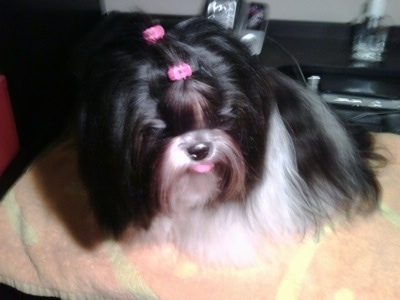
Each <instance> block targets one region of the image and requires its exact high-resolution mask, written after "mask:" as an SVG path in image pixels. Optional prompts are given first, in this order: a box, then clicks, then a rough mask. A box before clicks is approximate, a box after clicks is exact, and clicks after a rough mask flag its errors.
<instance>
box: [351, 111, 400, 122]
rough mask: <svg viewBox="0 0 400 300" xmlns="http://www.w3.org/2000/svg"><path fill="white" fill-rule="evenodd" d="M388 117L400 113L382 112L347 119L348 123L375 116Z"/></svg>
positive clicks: (399, 113) (399, 112)
mask: <svg viewBox="0 0 400 300" xmlns="http://www.w3.org/2000/svg"><path fill="white" fill-rule="evenodd" d="M387 115H400V111H382V112H367V113H363V114H359V115H356V116H354V117H351V118H348V119H346V121H348V122H355V121H359V120H361V119H364V118H368V117H374V116H387Z"/></svg>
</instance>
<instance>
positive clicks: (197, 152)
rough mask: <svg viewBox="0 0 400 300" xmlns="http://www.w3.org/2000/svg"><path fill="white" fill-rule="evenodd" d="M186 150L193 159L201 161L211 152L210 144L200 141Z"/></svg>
mask: <svg viewBox="0 0 400 300" xmlns="http://www.w3.org/2000/svg"><path fill="white" fill-rule="evenodd" d="M186 151H187V153H188V154H189V157H190V158H191V159H192V160H195V161H199V160H203V159H205V158H206V157H207V156H208V154H209V152H210V145H209V144H208V143H198V144H196V145H193V146H190V147H188V148H187V149H186Z"/></svg>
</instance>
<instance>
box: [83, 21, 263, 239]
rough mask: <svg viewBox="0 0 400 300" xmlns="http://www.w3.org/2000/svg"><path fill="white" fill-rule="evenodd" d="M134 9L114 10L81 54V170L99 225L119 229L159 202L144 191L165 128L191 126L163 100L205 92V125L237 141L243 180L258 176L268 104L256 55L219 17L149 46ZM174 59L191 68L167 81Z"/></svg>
mask: <svg viewBox="0 0 400 300" xmlns="http://www.w3.org/2000/svg"><path fill="white" fill-rule="evenodd" d="M137 18H138V16H137V15H135V14H122V15H121V17H120V18H118V21H115V20H114V22H112V24H111V25H110V26H111V27H112V28H111V29H110V28H107V30H108V32H112V34H109V35H108V37H107V39H106V41H104V42H102V43H100V46H99V47H98V48H99V49H97V50H96V51H94V53H92V54H91V55H88V58H89V63H88V64H87V70H86V72H85V74H84V75H83V76H82V78H83V79H82V89H81V90H82V93H81V104H80V108H79V111H80V113H79V117H78V128H77V140H78V148H79V163H80V168H81V174H82V178H83V181H84V183H85V184H86V186H87V188H88V191H89V194H90V201H91V202H92V206H93V207H94V211H95V214H96V215H97V218H98V220H99V223H100V225H102V226H103V227H104V228H105V229H108V230H110V231H111V232H112V233H113V234H115V235H117V236H118V235H119V234H120V233H121V232H122V231H123V229H124V228H125V227H126V226H127V225H128V224H129V223H133V224H135V225H136V226H139V227H143V228H148V227H149V226H150V223H151V220H152V219H153V217H154V216H155V215H156V214H157V213H158V212H159V210H160V203H159V202H158V200H157V199H154V198H153V197H151V195H152V187H151V186H150V182H151V181H152V180H151V177H152V174H153V173H154V172H155V170H154V167H155V166H154V163H153V162H154V161H155V160H156V157H157V156H158V155H159V152H160V151H162V149H164V148H165V145H166V144H167V143H168V140H169V138H170V137H172V136H173V135H177V134H180V133H183V132H184V130H190V129H191V128H192V127H194V125H195V124H194V125H193V126H192V123H190V122H193V120H192V119H193V118H191V117H190V118H186V117H185V114H181V115H182V116H181V117H180V118H172V117H175V116H176V114H177V111H169V110H168V109H170V108H171V105H170V104H168V101H173V100H174V99H179V97H180V95H185V97H186V96H187V97H194V96H193V95H199V98H201V97H202V99H206V100H207V101H208V104H207V105H208V106H210V107H209V108H208V115H207V119H208V120H207V121H208V122H210V124H208V125H210V126H211V127H212V126H218V127H223V128H225V129H226V130H227V131H228V132H229V134H230V135H232V136H233V137H234V138H235V139H236V140H238V141H241V143H240V144H241V147H242V149H241V150H242V152H243V156H244V159H245V161H246V164H247V168H248V171H247V174H246V184H247V185H248V186H251V185H254V184H256V183H257V181H259V180H260V178H261V177H262V176H261V172H262V170H263V163H262V161H263V157H264V154H265V144H266V142H265V140H266V139H265V132H266V129H267V125H268V123H267V121H266V120H267V117H268V115H269V106H270V103H269V102H268V101H265V99H268V95H267V91H266V90H265V89H264V88H262V84H261V82H262V78H263V74H262V72H261V71H260V69H261V68H260V67H259V63H258V62H257V61H255V60H253V58H252V57H251V56H250V53H249V51H248V49H247V48H246V47H245V46H244V45H242V44H241V43H240V42H239V41H238V40H237V39H236V38H234V37H233V36H232V35H231V34H230V33H228V32H226V31H224V30H223V29H222V28H221V27H220V26H219V25H217V24H215V23H212V22H209V21H206V20H204V19H202V18H193V19H190V20H187V21H184V22H182V23H179V24H177V25H176V26H174V27H173V28H170V29H169V30H168V31H167V34H166V36H165V37H164V39H163V40H161V41H159V42H158V43H157V44H156V45H151V46H150V45H148V44H147V43H146V42H145V41H144V40H143V38H142V36H141V34H142V32H143V30H144V29H146V28H147V27H148V26H149V25H148V22H145V24H143V23H138V22H137ZM140 18H141V20H142V21H143V17H142V16H139V19H140ZM145 19H146V18H145ZM146 23H147V25H146ZM139 24H140V25H139ZM179 60H184V61H186V62H187V63H189V64H190V65H191V66H193V68H194V74H193V76H192V77H191V78H190V80H188V81H181V82H172V83H171V82H170V81H169V80H168V78H167V76H166V72H167V69H168V67H169V66H170V65H171V64H175V63H176V62H177V61H179ZM180 98H182V97H180ZM199 98H196V99H199ZM192 103H193V101H192ZM182 105H183V104H182V102H181V103H180V107H182ZM202 108H204V107H202ZM205 110H207V109H205ZM187 111H190V110H187ZM232 124H234V126H232ZM248 124H251V126H248Z"/></svg>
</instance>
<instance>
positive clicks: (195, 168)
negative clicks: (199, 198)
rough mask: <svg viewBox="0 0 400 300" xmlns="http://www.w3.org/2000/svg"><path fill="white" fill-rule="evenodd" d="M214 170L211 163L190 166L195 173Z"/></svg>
mask: <svg viewBox="0 0 400 300" xmlns="http://www.w3.org/2000/svg"><path fill="white" fill-rule="evenodd" d="M213 168H214V164H213V163H202V164H196V165H194V166H192V170H193V171H195V172H197V173H208V172H210V171H211V170H212V169H213Z"/></svg>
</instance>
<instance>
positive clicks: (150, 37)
mask: <svg viewBox="0 0 400 300" xmlns="http://www.w3.org/2000/svg"><path fill="white" fill-rule="evenodd" d="M164 34H165V30H164V28H163V27H162V26H161V25H155V26H153V27H150V28H147V29H146V30H145V31H143V33H142V36H143V38H144V40H145V41H146V42H147V43H149V44H151V45H153V44H155V43H156V42H157V41H158V40H160V39H162V38H163V37H164Z"/></svg>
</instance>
